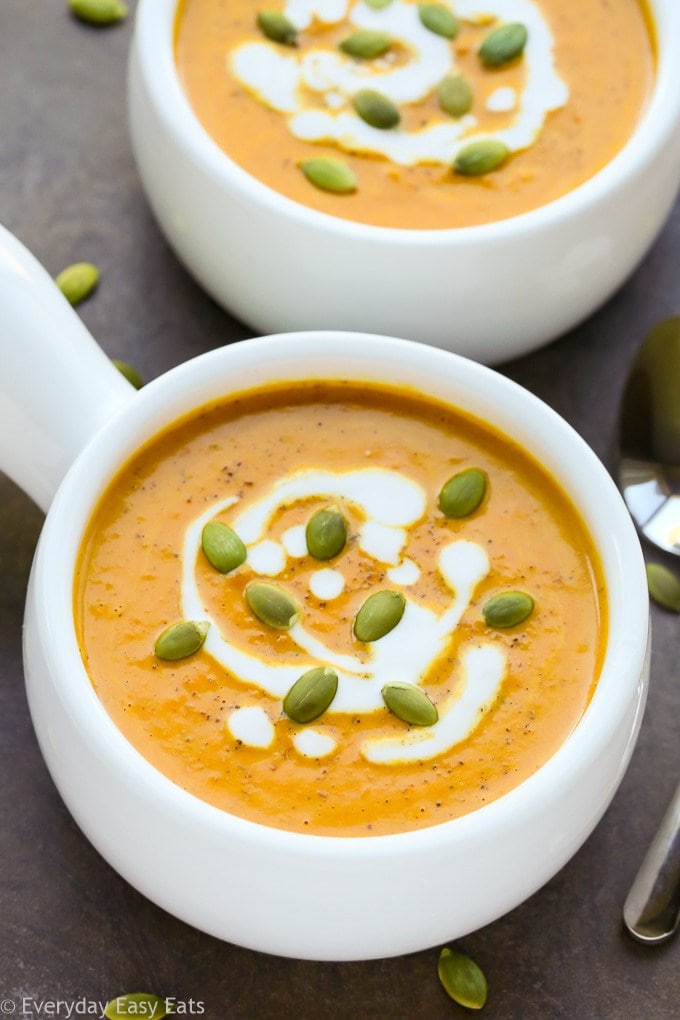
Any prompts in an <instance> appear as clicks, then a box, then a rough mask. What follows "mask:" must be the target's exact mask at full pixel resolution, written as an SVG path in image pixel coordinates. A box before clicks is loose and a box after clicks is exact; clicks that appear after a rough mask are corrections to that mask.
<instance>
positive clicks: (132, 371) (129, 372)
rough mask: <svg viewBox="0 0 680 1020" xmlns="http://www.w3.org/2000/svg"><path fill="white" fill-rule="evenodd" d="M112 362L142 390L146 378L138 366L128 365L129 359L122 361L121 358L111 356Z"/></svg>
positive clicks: (136, 387)
mask: <svg viewBox="0 0 680 1020" xmlns="http://www.w3.org/2000/svg"><path fill="white" fill-rule="evenodd" d="M111 364H112V365H114V366H115V367H116V368H117V369H118V371H119V372H120V374H121V375H123V376H125V378H126V379H127V381H128V382H129V383H132V385H133V386H134V388H135V389H136V390H141V388H142V386H143V385H144V380H143V379H142V377H141V375H140V374H139V372H138V371H137V369H136V368H134V367H133V366H132V365H128V363H127V361H120V360H119V358H111Z"/></svg>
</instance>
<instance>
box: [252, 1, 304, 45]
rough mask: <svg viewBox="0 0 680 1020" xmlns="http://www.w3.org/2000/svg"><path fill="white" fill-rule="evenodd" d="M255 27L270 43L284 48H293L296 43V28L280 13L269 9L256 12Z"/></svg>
mask: <svg viewBox="0 0 680 1020" xmlns="http://www.w3.org/2000/svg"><path fill="white" fill-rule="evenodd" d="M257 27H258V28H259V30H260V31H261V32H262V35H264V36H266V37H267V39H271V41H272V42H277V43H282V45H284V46H295V45H296V43H297V28H296V27H295V25H294V24H293V22H292V21H289V20H288V18H287V17H286V15H285V14H283V13H282V12H281V11H277V10H275V9H273V8H270V7H268V8H266V9H265V10H263V11H258V14H257Z"/></svg>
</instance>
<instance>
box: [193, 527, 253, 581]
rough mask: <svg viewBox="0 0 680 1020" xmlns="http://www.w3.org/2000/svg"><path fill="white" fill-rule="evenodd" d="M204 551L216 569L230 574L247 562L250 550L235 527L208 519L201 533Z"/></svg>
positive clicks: (221, 572)
mask: <svg viewBox="0 0 680 1020" xmlns="http://www.w3.org/2000/svg"><path fill="white" fill-rule="evenodd" d="M201 545H202V546H203V552H204V553H205V555H206V556H207V558H208V562H209V563H211V564H212V566H213V567H214V568H215V570H219V572H220V574H229V573H231V571H232V570H236V568H237V567H240V566H241V564H242V563H245V561H246V557H247V555H248V550H247V549H246V547H245V545H244V544H243V542H242V541H241V539H240V538H239V537H238V535H237V534H236V532H235V531H234V529H233V528H230V527H229V525H228V524H223V523H222V521H208V523H207V524H206V525H205V527H204V528H203V531H202V533H201Z"/></svg>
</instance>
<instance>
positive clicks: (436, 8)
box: [418, 4, 458, 39]
mask: <svg viewBox="0 0 680 1020" xmlns="http://www.w3.org/2000/svg"><path fill="white" fill-rule="evenodd" d="M418 17H419V18H420V20H421V22H422V24H423V25H424V26H425V28H428V29H429V30H430V32H434V33H435V35H443V36H444V38H445V39H453V38H454V37H455V36H456V35H457V34H458V21H457V19H456V18H455V17H454V15H453V13H452V11H451V10H450V9H449V8H448V7H444V5H443V4H418Z"/></svg>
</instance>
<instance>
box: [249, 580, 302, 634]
mask: <svg viewBox="0 0 680 1020" xmlns="http://www.w3.org/2000/svg"><path fill="white" fill-rule="evenodd" d="M243 594H244V597H245V600H246V602H247V603H248V606H249V607H250V609H251V610H252V612H253V613H254V614H255V616H256V617H257V618H258V620H261V621H262V623H266V624H267V626H268V627H274V628H275V629H276V630H290V628H291V627H293V626H294V625H295V624H296V623H297V622H298V620H299V619H300V610H299V609H298V607H297V605H296V603H295V601H294V600H293V599H292V598H291V596H290V595H289V594H288V592H286V591H284V590H283V588H279V587H277V585H275V584H269V583H268V582H267V581H251V583H250V584H248V585H246V589H245V591H244V593H243Z"/></svg>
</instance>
